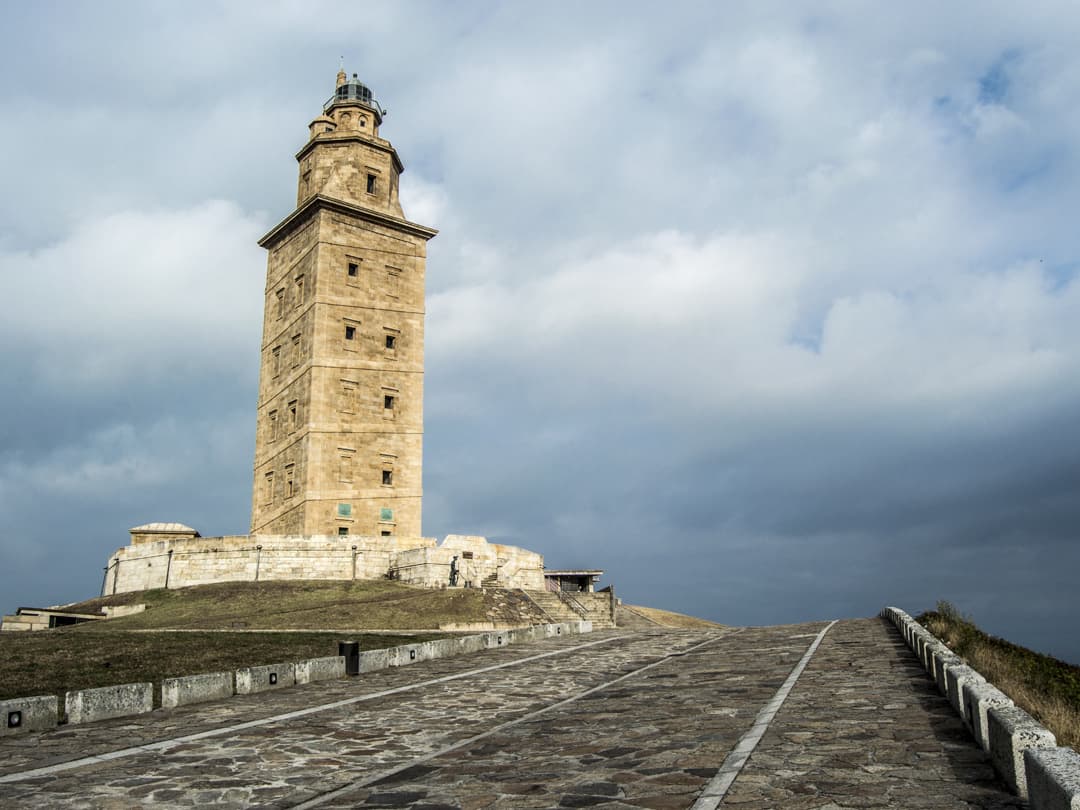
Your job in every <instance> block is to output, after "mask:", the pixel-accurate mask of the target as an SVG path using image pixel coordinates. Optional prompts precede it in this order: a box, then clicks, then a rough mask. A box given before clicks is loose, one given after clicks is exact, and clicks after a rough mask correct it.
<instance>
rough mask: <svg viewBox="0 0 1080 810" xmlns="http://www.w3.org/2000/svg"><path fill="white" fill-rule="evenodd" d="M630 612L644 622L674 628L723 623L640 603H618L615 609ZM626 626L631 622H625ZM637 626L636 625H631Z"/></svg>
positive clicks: (720, 625)
mask: <svg viewBox="0 0 1080 810" xmlns="http://www.w3.org/2000/svg"><path fill="white" fill-rule="evenodd" d="M628 612H629V613H631V614H633V615H636V616H639V617H641V618H643V619H644V620H645V622H646V623H649V624H653V625H656V626H659V627H675V628H692V629H693V628H710V627H711V628H717V627H724V626H725V625H722V624H717V623H716V622H710V621H709V620H708V619H699V618H697V617H696V616H687V615H686V614H685V613H673V612H671V611H670V610H661V609H660V608H651V607H643V606H642V605H626V604H623V605H620V606H619V609H618V611H617V613H618V614H625V613H628ZM617 620H618V621H619V622H620V626H622V623H623V616H622V615H620V616H619V618H618V619H617ZM626 624H627V625H628V626H631V624H632V623H630V622H627V623H626ZM632 626H637V625H632Z"/></svg>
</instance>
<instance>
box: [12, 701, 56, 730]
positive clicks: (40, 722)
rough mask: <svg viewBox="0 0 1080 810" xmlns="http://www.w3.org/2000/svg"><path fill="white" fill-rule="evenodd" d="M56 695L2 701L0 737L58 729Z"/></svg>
mask: <svg viewBox="0 0 1080 810" xmlns="http://www.w3.org/2000/svg"><path fill="white" fill-rule="evenodd" d="M56 713H57V700H56V695H40V696H37V697H25V698H12V699H11V700H0V737H6V736H8V735H9V734H25V733H26V732H28V731H47V730H48V729H50V728H56Z"/></svg>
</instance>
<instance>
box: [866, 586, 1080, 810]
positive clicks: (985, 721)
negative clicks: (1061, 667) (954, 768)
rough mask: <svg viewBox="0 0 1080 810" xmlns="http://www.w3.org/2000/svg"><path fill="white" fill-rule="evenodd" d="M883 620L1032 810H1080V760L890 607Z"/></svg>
mask: <svg viewBox="0 0 1080 810" xmlns="http://www.w3.org/2000/svg"><path fill="white" fill-rule="evenodd" d="M881 615H882V617H883V618H886V619H888V620H890V621H891V622H892V623H893V624H895V625H896V628H897V629H898V630H899V631H900V634H901V635H902V636H903V637H904V640H905V641H906V642H907V644H908V646H909V647H911V649H912V651H913V652H914V653H915V655H916V657H918V659H919V660H920V661H922V664H923V667H924V668H925V669H926V671H927V674H928V675H930V677H931V678H933V679H934V682H935V683H936V684H937V687H938V690H939V691H940V692H941V693H942V694H943V695H945V696H946V697H947V698H948V700H949V703H950V704H952V706H953V708H954V709H956V712H957V714H959V715H960V717H961V718H963V720H964V722H965V723H966V724H967V727H968V729H969V730H970V731H971V733H972V735H973V736H974V737H975V739H976V740H977V741H978V743H979V745H980V746H981V747H982V749H983V750H984V751H986V752H987V753H988V754H989V755H990V759H991V761H992V762H993V764H994V768H995V769H996V770H997V771H998V773H1000V774H1001V776H1002V778H1003V779H1004V780H1005V782H1006V783H1007V784H1008V785H1009V787H1010V788H1011V789H1012V790H1013V791H1014V792H1015V793H1016V794H1017V795H1018V796H1020V797H1021V798H1023V799H1026V800H1027V801H1028V806H1029V807H1030V808H1032V810H1077V809H1078V808H1080V754H1078V753H1077V752H1076V751H1074V750H1073V749H1071V748H1059V747H1058V745H1057V740H1056V739H1055V737H1054V735H1053V734H1052V733H1051V732H1050V731H1048V730H1047V729H1046V728H1044V727H1043V726H1042V725H1041V724H1039V723H1038V722H1037V721H1036V720H1035V719H1034V718H1033V717H1032V716H1031V715H1029V714H1028V713H1027V712H1025V711H1024V710H1023V709H1021V708H1019V707H1018V706H1016V705H1015V704H1014V703H1013V701H1012V700H1011V699H1010V698H1009V697H1008V696H1007V695H1005V694H1004V693H1003V692H1001V691H1000V690H999V689H997V688H996V687H995V686H994V685H993V684H991V683H989V682H987V680H986V679H985V678H983V676H982V675H980V674H979V673H978V672H976V671H975V670H974V669H972V668H971V667H970V666H968V665H967V664H965V663H964V661H963V659H961V658H960V657H959V656H957V655H956V654H954V653H953V651H952V650H950V649H949V648H948V647H947V646H945V644H943V643H942V642H941V641H940V640H939V639H937V638H936V637H935V636H933V635H932V634H931V633H930V632H928V631H927V630H926V628H924V627H922V626H921V625H920V624H919V623H918V622H916V621H915V620H914V619H912V618H911V616H909V615H908V614H907V613H905V612H904V611H902V610H900V609H899V608H895V607H887V608H885V609H884V610H882V612H881Z"/></svg>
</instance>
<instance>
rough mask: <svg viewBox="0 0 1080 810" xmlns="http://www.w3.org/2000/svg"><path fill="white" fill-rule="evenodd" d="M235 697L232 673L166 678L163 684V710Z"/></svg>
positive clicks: (210, 673)
mask: <svg viewBox="0 0 1080 810" xmlns="http://www.w3.org/2000/svg"><path fill="white" fill-rule="evenodd" d="M232 696H233V674H232V673H231V672H208V673H206V674H204V675H188V676H187V677H186V678H166V679H165V680H163V681H162V682H161V708H163V709H175V708H176V707H177V706H186V705H188V704H189V703H204V702H206V701H208V700H219V699H220V698H227V697H232Z"/></svg>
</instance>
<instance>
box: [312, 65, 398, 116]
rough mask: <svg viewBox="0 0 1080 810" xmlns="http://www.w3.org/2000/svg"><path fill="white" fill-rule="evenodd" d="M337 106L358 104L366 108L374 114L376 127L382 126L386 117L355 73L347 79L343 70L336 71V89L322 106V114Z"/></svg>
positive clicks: (368, 89) (369, 90)
mask: <svg viewBox="0 0 1080 810" xmlns="http://www.w3.org/2000/svg"><path fill="white" fill-rule="evenodd" d="M339 104H359V105H360V106H362V107H366V108H367V109H369V110H371V112H372V114H374V116H375V125H376V126H379V125H380V124H382V120H383V118H384V117H385V116H386V110H384V109H383V108H382V106H381V105H380V104H379V102H378V101H376V100H375V97H374V95H373V94H372V92H371V89H370V88H369V87H368V86H367V85H366V84H364V83H363V82H361V81H360V80H359V79H357V78H356V74H355V73H354V74H353V75H352V78H351V79H349V78H347V77H346V75H345V71H344V70H339V71H338V75H337V88H336V89H335V90H334V95H332V96H330V98H329V99H327V101H326V103H325V104H323V113H328V112H329V111H330V109H331V108H332V107H334V106H335V105H339Z"/></svg>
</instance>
